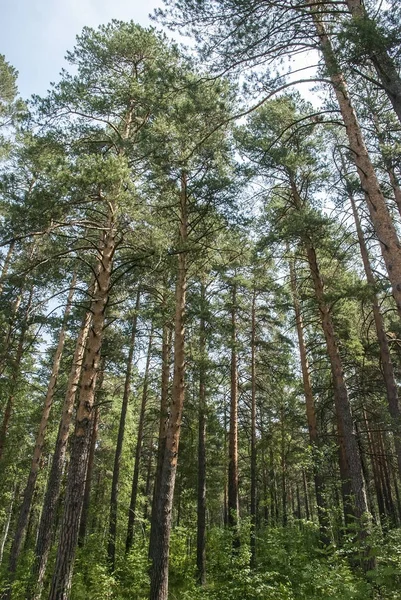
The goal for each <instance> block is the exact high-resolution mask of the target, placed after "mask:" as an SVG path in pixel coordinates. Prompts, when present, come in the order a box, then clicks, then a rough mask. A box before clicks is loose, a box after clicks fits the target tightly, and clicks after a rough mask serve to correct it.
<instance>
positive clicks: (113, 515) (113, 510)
mask: <svg viewBox="0 0 401 600" xmlns="http://www.w3.org/2000/svg"><path fill="white" fill-rule="evenodd" d="M139 304H140V290H139V289H138V291H137V295H136V303H135V313H134V318H133V322H132V330H131V339H130V345H129V351H128V360H127V368H126V371H125V382H124V394H123V400H122V404H121V414H120V424H119V427H118V436H117V445H116V452H115V455H114V468H113V481H112V484H111V495H110V518H109V537H108V544H107V558H108V563H109V567H110V570H111V572H113V571H114V569H115V561H116V536H117V510H118V486H119V481H120V464H121V455H122V451H123V442H124V432H125V421H126V417H127V408H128V401H129V397H130V392H131V374H132V363H133V359H134V350H135V339H136V328H137V320H138V311H139Z"/></svg>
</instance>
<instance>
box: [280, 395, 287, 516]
mask: <svg viewBox="0 0 401 600" xmlns="http://www.w3.org/2000/svg"><path fill="white" fill-rule="evenodd" d="M280 433H281V440H280V463H281V509H282V513H281V518H282V525H283V527H286V526H287V523H288V508H287V461H286V450H285V427H284V406H281V408H280Z"/></svg>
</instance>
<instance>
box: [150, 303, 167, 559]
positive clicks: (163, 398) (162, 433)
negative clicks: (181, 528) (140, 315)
mask: <svg viewBox="0 0 401 600" xmlns="http://www.w3.org/2000/svg"><path fill="white" fill-rule="evenodd" d="M163 304H165V299H164V302H163ZM171 341H172V330H171V328H170V326H169V325H168V324H167V323H166V324H165V325H164V326H163V340H162V376H161V394H160V418H159V435H158V448H157V465H156V473H155V483H154V488H153V497H152V515H151V520H150V524H151V527H150V540H149V557H152V556H153V552H154V548H155V543H156V539H155V537H156V535H157V527H156V523H157V503H158V500H159V498H160V486H161V473H162V469H163V462H164V451H165V448H166V436H167V425H168V419H169V415H168V405H169V382H170V358H171V357H170V355H171Z"/></svg>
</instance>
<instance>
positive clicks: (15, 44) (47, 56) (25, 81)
mask: <svg viewBox="0 0 401 600" xmlns="http://www.w3.org/2000/svg"><path fill="white" fill-rule="evenodd" d="M1 4H2V6H1V25H0V40H1V42H0V54H4V55H5V57H6V60H7V61H8V62H9V63H11V64H12V65H13V66H14V67H15V68H16V69H17V70H18V71H19V77H18V88H19V91H20V94H21V96H22V97H23V98H28V97H29V96H30V95H31V94H40V95H44V94H45V93H46V90H47V89H48V88H49V84H50V82H51V81H57V80H58V74H59V72H60V70H61V68H62V67H63V66H65V61H64V56H65V53H66V51H67V50H71V49H72V48H73V46H74V44H75V36H76V35H77V34H79V33H80V32H81V30H82V28H83V27H84V26H85V25H87V26H89V27H97V26H98V25H100V24H103V23H108V22H109V21H111V19H119V20H121V21H130V20H131V19H132V20H133V21H135V22H137V23H139V24H141V25H144V26H147V25H149V24H150V21H149V19H148V15H149V13H151V12H153V10H154V8H156V7H157V6H161V5H162V1H161V0H2V2H1Z"/></svg>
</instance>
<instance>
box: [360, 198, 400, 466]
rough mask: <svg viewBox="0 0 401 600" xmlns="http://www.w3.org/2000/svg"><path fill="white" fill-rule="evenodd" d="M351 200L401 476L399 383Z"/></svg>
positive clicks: (372, 276) (361, 234)
mask: <svg viewBox="0 0 401 600" xmlns="http://www.w3.org/2000/svg"><path fill="white" fill-rule="evenodd" d="M349 200H350V202H351V206H352V212H353V215H354V220H355V225H356V231H357V236H358V242H359V247H360V250H361V255H362V261H363V266H364V269H365V274H366V280H367V282H368V284H369V286H370V287H371V289H372V309H373V316H374V320H375V327H376V334H377V339H378V341H379V347H380V361H381V366H382V370H383V378H384V383H385V386H386V392H387V403H388V410H389V413H390V416H391V419H392V429H393V431H394V444H395V450H396V455H397V464H398V473H399V475H400V477H401V410H400V402H399V398H398V389H397V383H396V381H395V375H394V368H393V363H392V360H391V355H390V348H389V344H388V340H387V335H386V331H385V328H384V319H383V316H382V314H381V312H380V307H379V302H378V299H377V296H376V293H375V287H376V280H375V277H374V275H373V271H372V267H371V266H370V261H369V255H368V250H367V248H366V244H365V238H364V235H363V231H362V227H361V224H360V221H359V215H358V211H357V208H356V205H355V200H354V198H353V196H352V194H349Z"/></svg>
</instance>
